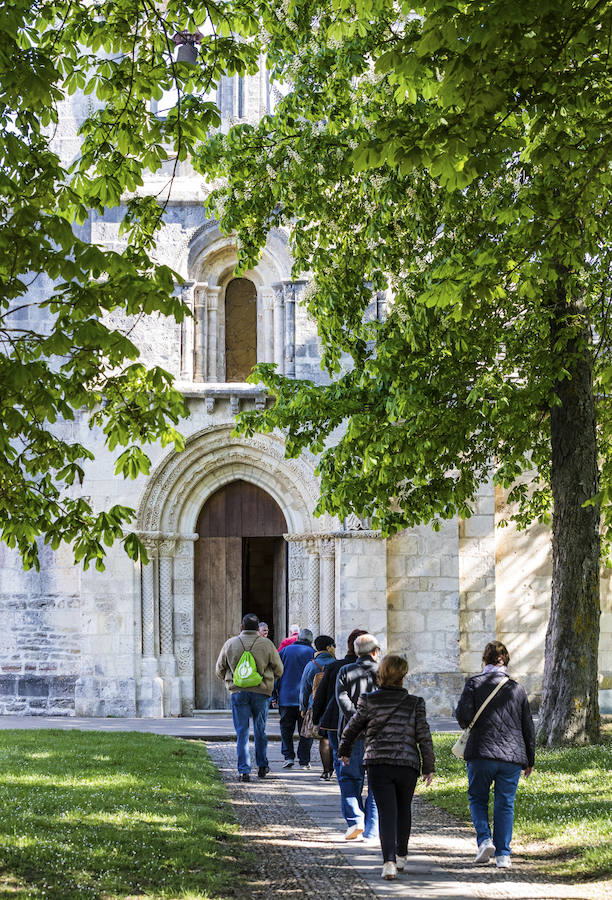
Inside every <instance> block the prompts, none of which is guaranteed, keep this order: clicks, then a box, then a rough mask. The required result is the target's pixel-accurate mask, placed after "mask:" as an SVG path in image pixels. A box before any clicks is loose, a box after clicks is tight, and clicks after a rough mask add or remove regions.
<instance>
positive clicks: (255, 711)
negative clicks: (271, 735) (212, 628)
mask: <svg viewBox="0 0 612 900" xmlns="http://www.w3.org/2000/svg"><path fill="white" fill-rule="evenodd" d="M258 627H259V619H258V618H257V616H254V615H251V614H249V615H246V616H245V617H244V618H243V620H242V631H241V632H240V634H239V635H237V636H236V637H233V638H230V639H229V640H227V641H226V642H225V644H224V645H223V647H222V649H221V652H220V654H219V658H218V660H217V665H216V669H215V671H216V674H217V678H220V679H221V680H224V681H225V686H226V688H227V689H228V691H229V692H230V700H231V705H232V720H233V722H234V730H235V732H236V753H237V757H238V780H239V781H250V780H251V753H250V750H249V719H253V736H254V738H255V762H256V763H257V775H258V777H259V778H265V777H266V775H267V774H268V772H269V771H270V767H269V765H268V736H267V734H266V722H267V719H268V704H269V700H270V695H271V694H272V690H273V688H274V680H275V678H280V676H281V675H282V674H283V664H282V662H281V660H280V656H279V655H278V651H277V649H276V647H275V646H274V644H273V643H272V641H270V640H268V638H264V637H262V636H261V635H260V634H258V631H257V629H258ZM247 652H248V653H251V654H252V656H253V659H254V661H255V666H256V669H257V673H258V674H259V675H260V676H261V680H260V681H259V683H258V684H254V685H253V686H251V687H241V686H240V684H236V680H235V677H237V678H238V681H240V678H239V677H238V676H235V675H234V673H235V671H236V667H237V666H238V663H239V662H240V661H241V657H242V656H243V655H244V654H246V653H247ZM241 668H242V666H241ZM256 678H257V675H255V679H251V680H256Z"/></svg>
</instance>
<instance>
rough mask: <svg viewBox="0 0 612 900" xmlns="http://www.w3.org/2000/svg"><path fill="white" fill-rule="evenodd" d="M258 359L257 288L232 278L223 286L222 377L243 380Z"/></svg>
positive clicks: (245, 280) (230, 379) (250, 282)
mask: <svg viewBox="0 0 612 900" xmlns="http://www.w3.org/2000/svg"><path fill="white" fill-rule="evenodd" d="M256 362H257V290H256V288H255V285H254V284H253V282H252V281H249V279H248V278H233V279H232V280H231V281H230V283H229V284H228V286H227V288H226V290H225V380H226V381H246V379H247V376H248V375H249V373H250V371H251V369H252V368H253V366H254V365H255V363H256Z"/></svg>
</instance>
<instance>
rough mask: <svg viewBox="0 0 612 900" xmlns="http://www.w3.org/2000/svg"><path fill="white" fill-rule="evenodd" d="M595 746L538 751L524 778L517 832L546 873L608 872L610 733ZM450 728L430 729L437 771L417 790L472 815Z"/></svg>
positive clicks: (581, 875)
mask: <svg viewBox="0 0 612 900" xmlns="http://www.w3.org/2000/svg"><path fill="white" fill-rule="evenodd" d="M605 731H606V732H607V734H605V737H604V740H603V742H602V743H601V744H599V745H597V746H593V747H568V748H564V749H562V750H542V749H538V751H537V752H536V765H535V768H534V770H533V774H532V776H531V778H529V779H528V780H525V779H524V778H521V781H520V785H519V790H518V794H517V799H516V806H515V818H514V840H515V843H516V844H517V845H523V846H524V847H525V849H526V850H527V853H528V855H529V856H530V857H531V858H533V859H534V860H535V861H536V862H539V863H540V864H541V865H542V867H543V869H544V870H545V871H546V872H548V873H549V874H551V875H555V876H556V877H560V878H563V877H565V878H570V879H572V880H588V879H595V878H597V879H600V878H608V877H610V875H612V734H610V729H608V728H606V729H605ZM456 739H457V735H456V734H455V735H453V734H441V733H438V734H434V746H435V749H436V768H437V773H436V776H437V777H436V779H435V781H434V783H433V784H432V786H431V788H427V789H425V790H423V791H422V792H421V793H422V796H423V797H424V798H425V799H427V800H430V801H431V802H432V803H434V804H435V805H436V806H440V807H442V808H443V809H447V810H449V811H450V812H452V813H454V814H455V815H456V816H458V817H459V818H460V819H463V820H465V821H466V822H470V821H471V820H470V811H469V806H468V800H467V777H466V767H465V763H464V762H462V761H461V760H458V759H456V758H455V757H454V756H453V755H452V753H451V752H450V748H451V746H452V745H453V744H454V742H455V741H456Z"/></svg>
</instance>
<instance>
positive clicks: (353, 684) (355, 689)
mask: <svg viewBox="0 0 612 900" xmlns="http://www.w3.org/2000/svg"><path fill="white" fill-rule="evenodd" d="M355 653H356V654H357V662H354V663H351V664H350V665H348V666H344V667H343V668H342V669H340V671H339V673H338V678H337V680H336V700H337V702H338V707H339V710H340V716H339V720H338V740H340V738H341V737H342V732H343V730H344V727H345V725H346V724H347V722H348V721H349V719H350V718H351V717H352V716H353V714H354V713H355V712H356V711H357V701H358V700H359V698H360V696H361V695H362V694H365V693H367V692H368V691H373V690H374V689H375V688H376V671H377V669H378V657H379V655H380V647H379V646H378V641H377V640H376V638H375V637H374V635H372V634H362V635H361V636H360V637H358V638H357V639H356V640H355ZM364 750H365V745H364V740H363V738H361V739H360V740H357V741H355V743H354V745H353V752H352V753H351V758H350V761H349V764H348V765H342V764H341V765H340V767H339V774H338V783H339V785H340V795H341V797H342V813H343V815H344V818H345V819H346V824H347V826H348V827H347V829H346V833H345V835H344V837H345V839H346V840H347V841H354V840H355V839H356V838H359V837H360V836H361V834H363V837H364V839H366V840H367V839H368V838H375V837H376V836H377V835H378V810H377V808H376V802H375V800H374V795H373V794H372V792H371V790H370V789H369V787H368V793H367V796H366V800H365V803H364V801H363V798H362V792H363V787H364V782H365V775H366V770H365V766H364V763H363V754H364Z"/></svg>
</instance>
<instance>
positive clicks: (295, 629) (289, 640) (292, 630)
mask: <svg viewBox="0 0 612 900" xmlns="http://www.w3.org/2000/svg"><path fill="white" fill-rule="evenodd" d="M299 633H300V626H299V625H290V626H289V637H286V638H285V640H284V641H281V642H280V645H279V648H278V652H279V653H280V652H281V650H282V649H283V648H284V647H288V646H289V644H295V642H296V641H297V639H298V635H299Z"/></svg>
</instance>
